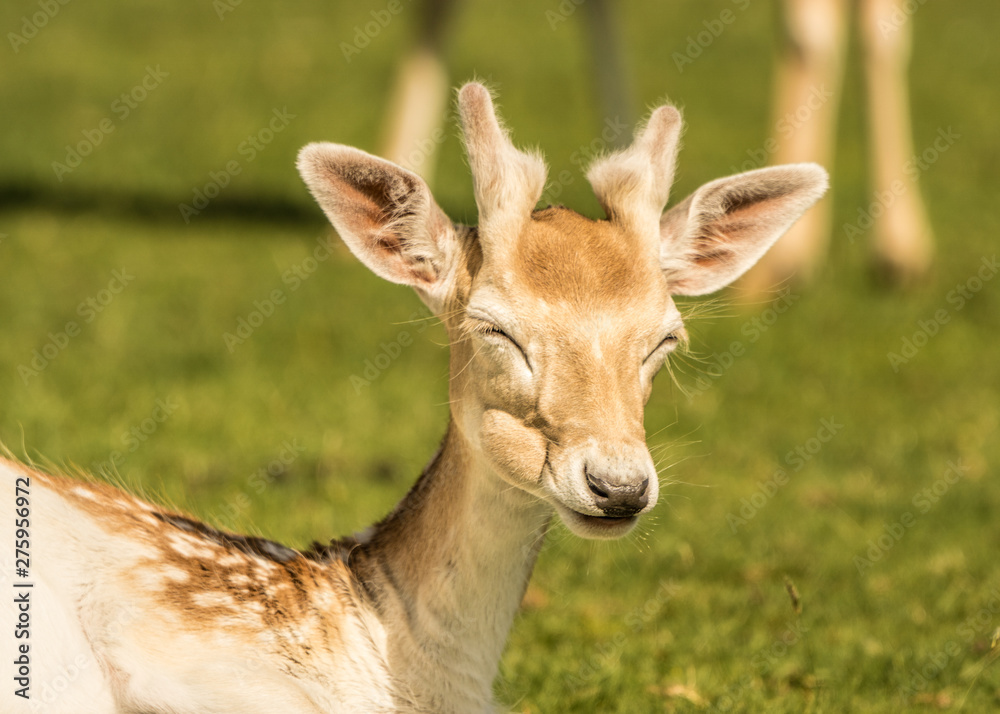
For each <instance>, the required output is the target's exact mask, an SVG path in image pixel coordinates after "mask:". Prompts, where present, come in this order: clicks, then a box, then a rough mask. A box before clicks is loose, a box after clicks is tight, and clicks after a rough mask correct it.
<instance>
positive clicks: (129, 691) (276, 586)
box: [0, 83, 827, 714]
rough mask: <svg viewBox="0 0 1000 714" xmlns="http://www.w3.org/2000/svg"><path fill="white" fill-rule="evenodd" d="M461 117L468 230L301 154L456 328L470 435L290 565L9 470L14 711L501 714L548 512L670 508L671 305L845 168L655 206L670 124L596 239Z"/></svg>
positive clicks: (609, 521) (118, 498)
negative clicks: (346, 534) (374, 513)
mask: <svg viewBox="0 0 1000 714" xmlns="http://www.w3.org/2000/svg"><path fill="white" fill-rule="evenodd" d="M459 111H460V116H461V124H462V128H463V131H464V140H465V146H466V149H467V153H468V159H469V164H470V166H471V170H472V176H473V183H474V192H475V199H476V204H477V207H478V212H479V223H478V226H477V227H468V226H462V225H456V224H454V223H453V222H452V221H450V220H449V219H448V218H447V216H446V215H445V214H444V212H443V211H442V210H441V209H440V208H439V207H438V205H437V204H436V203H435V201H434V199H433V197H432V196H431V194H430V192H429V190H428V188H427V185H426V184H425V183H424V181H423V180H422V179H420V178H419V177H418V176H417V175H416V174H414V173H412V172H411V171H409V170H406V169H403V168H401V167H399V166H397V165H395V164H392V163H390V162H388V161H385V160H382V159H379V158H376V157H374V156H371V155H369V154H366V153H364V152H363V151H359V150H358V149H354V148H350V147H347V146H340V145H335V144H327V143H319V144H310V145H309V146H307V147H305V148H304V149H303V150H302V152H301V154H300V156H299V161H298V167H299V170H300V172H301V173H302V176H303V178H304V179H305V182H306V184H307V185H308V186H309V189H310V190H311V192H312V194H313V195H314V196H315V198H316V200H317V201H318V202H319V204H320V206H321V207H322V208H323V210H324V211H325V212H326V215H327V216H328V217H329V219H330V221H331V222H332V224H333V226H334V227H335V228H336V230H337V232H338V233H339V234H340V236H341V237H342V238H343V240H344V241H345V242H346V243H347V245H348V247H349V248H350V249H351V250H352V251H353V252H354V254H355V255H357V257H358V258H360V259H361V261H362V262H363V263H364V264H365V265H367V266H368V267H369V268H370V269H371V270H372V271H374V272H375V273H376V274H377V275H379V276H381V277H383V278H386V279H387V280H390V281H392V282H395V283H402V284H404V285H409V286H411V287H413V288H414V289H415V290H416V291H417V293H418V294H419V295H420V297H421V298H422V299H423V300H424V302H426V304H427V305H428V306H429V308H430V309H431V310H432V311H433V312H434V313H436V314H437V315H438V316H439V317H440V319H441V320H442V321H443V323H444V325H445V327H446V328H447V331H448V334H449V337H450V340H451V379H450V386H449V389H450V403H451V421H450V425H449V427H448V429H447V433H446V434H445V437H444V440H443V442H442V444H441V447H440V449H439V451H438V452H437V455H436V456H434V458H433V459H432V460H431V462H430V465H429V466H428V467H427V468H426V470H425V471H424V473H423V474H422V475H421V477H420V478H419V479H418V480H417V482H416V485H414V486H413V488H412V489H411V490H410V492H409V493H408V494H407V495H406V497H405V498H404V499H403V500H402V502H401V503H400V504H399V505H398V506H397V507H396V509H395V510H394V511H393V512H392V513H390V514H389V515H388V516H387V517H386V518H385V519H384V520H382V521H381V522H380V523H378V524H376V525H375V526H373V527H372V528H371V529H369V530H368V531H367V532H365V533H364V534H361V535H357V536H354V537H352V538H345V539H342V540H336V541H332V542H331V543H329V545H326V546H315V547H313V548H312V549H311V550H307V551H298V550H294V549H291V548H288V547H285V546H283V545H279V544H277V543H273V542H271V541H267V540H264V539H261V538H254V537H246V536H239V535H234V534H231V533H225V532H221V531H218V530H215V529H213V528H211V527H209V526H207V525H203V524H201V523H199V522H196V521H194V520H192V519H190V518H188V517H186V516H183V515H180V514H177V513H173V512H170V511H167V510H165V509H163V508H161V507H158V506H156V505H152V504H150V503H147V502H144V501H143V500H140V499H139V498H136V497H134V496H132V495H130V494H128V493H125V492H123V491H120V490H117V489H115V488H112V487H111V486H108V485H105V484H102V483H98V482H91V481H82V480H75V479H69V478H65V477H61V476H53V475H49V474H46V473H42V472H40V471H38V470H34V469H31V468H29V467H27V466H24V465H21V464H19V463H16V462H13V461H0V475H2V479H0V480H2V483H3V495H2V509H3V520H2V521H0V522H2V523H4V524H7V526H6V527H10V524H12V523H14V519H15V515H17V514H15V512H14V511H15V487H16V485H22V486H25V487H27V488H28V489H29V491H30V496H29V500H30V539H31V543H30V545H31V564H30V575H29V576H27V577H22V576H21V575H17V576H15V574H14V573H9V576H10V578H11V579H13V580H14V583H13V584H15V585H17V584H18V583H20V584H21V585H24V584H25V583H27V582H31V583H32V587H31V588H30V591H31V592H30V598H31V603H32V604H31V608H32V609H31V613H32V614H31V618H32V619H31V629H30V639H29V640H27V641H28V642H30V660H31V682H32V687H33V688H32V690H31V694H32V695H33V697H34V698H33V700H30V701H29V700H23V699H20V698H18V697H16V696H12V694H11V691H12V685H11V682H12V676H11V672H10V667H11V664H10V663H11V661H12V660H13V658H14V657H13V656H12V652H11V651H10V650H4V652H3V655H2V657H0V660H2V661H3V663H4V664H3V667H4V669H3V676H2V677H0V678H2V680H3V682H4V688H3V695H2V696H3V697H4V699H3V701H4V705H3V707H2V709H3V711H5V712H11V713H12V714H16V713H20V712H33V711H36V709H34V708H33V704H34V703H35V702H37V703H39V704H40V705H41V706H40V707H39V708H38V709H37V711H44V712H51V713H65V714H87V713H95V714H105V713H108V712H131V713H135V714H138V713H140V712H142V713H144V714H152V713H154V712H156V713H159V714H167V713H168V712H169V713H170V714H195V713H202V712H204V713H206V714H207V713H212V714H220V713H222V712H231V713H233V714H251V713H256V712H259V713H261V714H273V713H275V712H297V713H299V714H304V713H305V712H314V713H318V712H349V713H351V714H356V713H358V712H428V713H430V712H434V713H436V714H438V713H440V712H460V713H461V714H468V713H469V712H485V711H490V710H492V708H493V706H494V705H493V702H492V696H491V688H492V683H493V680H494V678H495V676H496V673H497V666H498V662H499V659H500V656H501V653H502V650H503V648H504V642H505V640H506V638H507V634H508V631H509V629H510V627H511V623H512V621H513V619H514V615H515V613H516V611H517V609H518V607H519V604H520V602H521V599H522V595H523V593H524V591H525V587H526V585H527V582H528V579H529V577H530V575H531V571H532V568H533V566H534V562H535V558H536V555H537V554H538V550H539V548H540V546H541V544H542V540H543V537H544V535H545V532H546V530H547V529H548V528H549V526H550V524H551V523H552V521H553V519H554V518H555V517H558V518H559V519H560V520H561V521H562V522H563V523H564V524H565V525H566V526H567V527H568V528H569V530H570V531H572V532H573V533H576V534H578V535H580V536H583V537H585V538H617V537H620V536H623V535H625V534H626V533H628V532H629V531H630V530H631V529H632V527H633V526H634V525H635V523H636V521H637V519H638V518H639V517H640V516H641V515H642V514H644V513H647V512H649V511H650V510H651V509H652V508H653V506H654V505H655V504H656V501H657V495H658V480H657V472H656V469H655V468H654V464H653V461H652V459H651V458H650V454H649V451H648V449H647V447H646V443H645V433H644V428H643V409H644V405H645V402H646V400H647V398H648V397H649V394H650V390H651V389H652V381H653V376H654V375H655V374H656V373H657V371H658V370H659V369H660V367H661V366H662V365H663V363H664V361H665V360H666V359H668V356H669V354H670V353H671V352H672V351H673V350H674V349H676V348H677V346H678V345H679V344H681V343H683V342H684V341H685V339H686V336H685V331H684V325H683V322H682V319H681V313H680V312H679V311H678V308H677V307H676V305H675V303H674V301H673V299H672V296H673V295H702V294H706V293H711V292H713V291H715V290H718V289H720V288H722V287H723V286H724V285H726V284H727V283H729V282H731V281H732V280H734V279H735V278H737V277H738V276H739V275H740V274H742V273H743V272H744V271H745V270H746V269H747V268H748V267H749V266H750V265H751V264H752V263H753V262H754V261H756V260H757V259H758V258H759V257H760V256H761V254H762V253H763V252H764V251H765V250H767V248H768V247H769V246H770V245H771V244H772V243H773V242H774V241H775V240H776V239H777V238H778V236H780V235H781V234H782V233H783V232H784V231H785V230H787V229H788V227H789V226H790V225H791V224H792V223H793V222H794V221H795V220H796V219H797V218H798V217H799V215H801V214H802V212H803V211H805V210H806V209H807V208H808V207H809V206H810V205H811V204H813V203H814V202H815V201H816V200H817V199H818V198H819V197H820V195H821V194H822V193H823V192H824V190H825V188H826V183H827V178H826V174H825V172H824V171H823V170H822V169H821V168H820V167H819V166H816V165H812V164H800V165H791V166H783V167H773V168H765V169H760V170H756V171H751V172H749V173H745V174H740V175H737V176H732V177H729V178H723V179H719V180H716V181H713V182H711V183H708V184H706V185H704V186H702V187H701V188H699V189H698V190H697V191H695V192H694V193H693V194H692V195H691V196H689V197H688V198H686V199H685V200H683V201H681V202H680V203H678V204H677V205H675V206H674V207H673V208H671V209H670V210H669V211H667V212H666V213H664V212H663V211H664V207H665V205H666V203H667V199H668V194H669V191H670V186H671V183H672V181H673V176H674V165H675V158H676V153H677V148H678V138H679V134H680V131H681V117H680V113H679V112H678V111H677V109H675V108H673V107H671V106H661V107H659V108H658V109H656V110H655V111H654V112H653V113H652V115H651V116H650V117H649V119H648V121H647V122H646V123H645V125H643V126H641V127H640V128H639V130H638V131H637V134H636V137H635V139H634V142H633V143H632V145H631V146H630V147H628V148H627V149H624V150H622V151H620V152H617V153H614V154H611V155H608V156H605V157H603V158H601V159H599V160H597V161H596V162H595V163H594V164H593V165H592V166H591V168H590V170H589V172H588V177H589V180H590V182H591V184H592V186H593V188H594V191H595V193H596V195H597V197H598V198H599V200H600V203H601V204H602V206H603V208H604V211H605V212H606V214H607V218H606V219H602V220H591V219H590V218H586V217H584V216H582V215H580V214H578V213H575V212H573V211H571V210H569V209H566V208H562V207H549V208H545V209H542V210H534V209H535V205H536V202H537V201H538V199H539V196H540V195H541V193H542V189H543V187H544V185H545V180H546V168H545V164H544V163H543V161H542V159H541V158H540V157H539V156H538V155H536V154H533V153H527V152H524V151H521V150H518V149H517V148H515V147H514V145H513V144H512V143H511V141H510V139H509V136H508V134H507V132H506V130H505V129H503V128H502V126H501V124H500V123H499V122H498V120H497V117H496V114H495V113H494V109H493V103H492V99H491V96H490V93H489V92H488V91H487V89H486V88H485V87H483V86H482V85H480V84H475V83H473V84H467V85H465V86H464V87H463V88H462V89H461V90H460V92H459ZM10 584H11V583H7V585H8V586H9V585H10ZM25 589H27V588H25ZM10 593H11V590H9V589H8V590H7V592H6V593H5V594H4V595H3V597H2V598H0V601H2V602H3V606H2V611H3V617H4V620H3V631H4V632H8V633H9V632H12V631H13V627H14V624H13V623H14V621H15V619H16V617H17V616H18V614H17V610H16V608H14V607H13V605H12V597H11V594H10ZM16 674H17V673H16V671H15V672H14V676H16ZM54 682H60V683H61V684H60V686H54V685H53V683H54ZM46 687H48V689H46ZM46 692H48V693H49V694H51V696H50V697H49V701H45V700H44V699H42V697H43V695H44V694H45V693H46Z"/></svg>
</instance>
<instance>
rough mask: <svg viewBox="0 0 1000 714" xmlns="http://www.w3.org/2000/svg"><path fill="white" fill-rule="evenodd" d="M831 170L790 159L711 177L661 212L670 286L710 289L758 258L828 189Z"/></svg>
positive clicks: (685, 290) (692, 291) (689, 291)
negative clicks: (755, 168)
mask: <svg viewBox="0 0 1000 714" xmlns="http://www.w3.org/2000/svg"><path fill="white" fill-rule="evenodd" d="M827 185H828V177H827V173H826V171H824V170H823V169H822V168H821V167H820V166H817V165H816V164H790V165H787V166H774V167H771V168H766V169H759V170H757V171H749V172H747V173H743V174H737V175H736V176H730V177H728V178H722V179H718V180H716V181H712V182H711V183H707V184H705V185H704V186H702V187H701V188H699V189H698V190H697V191H695V192H694V193H693V194H691V195H690V196H688V197H687V198H686V199H685V200H683V201H682V202H681V203H679V204H677V205H676V206H674V207H673V208H671V209H670V210H669V211H667V212H666V213H664V214H663V216H662V217H661V218H660V241H661V242H660V265H661V266H662V268H663V271H664V273H665V274H666V277H667V283H668V285H669V287H670V292H671V293H673V294H676V295H705V294H708V293H712V292H715V291H716V290H719V289H720V288H723V287H725V286H726V285H728V284H729V283H731V282H733V281H734V280H736V278H738V277H740V276H741V275H743V273H745V272H746V271H747V270H749V269H750V267H751V266H752V265H753V264H754V263H756V262H757V261H758V260H759V259H760V257H761V256H762V255H764V253H765V252H767V249H768V248H770V247H771V246H772V245H773V244H774V242H775V241H776V240H778V238H780V237H781V236H782V235H784V233H785V232H786V231H787V230H788V229H789V228H791V226H792V224H793V223H795V221H796V220H798V218H799V217H800V216H801V215H802V214H803V213H804V212H805V211H806V209H808V208H809V207H810V206H812V205H813V204H814V203H815V202H816V201H817V200H819V198H820V197H821V196H822V195H823V193H824V192H825V191H826V189H827Z"/></svg>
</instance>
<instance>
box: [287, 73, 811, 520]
mask: <svg viewBox="0 0 1000 714" xmlns="http://www.w3.org/2000/svg"><path fill="white" fill-rule="evenodd" d="M458 105H459V114H460V117H461V123H462V129H463V133H464V138H465V147H466V150H467V153H468V159H469V165H470V167H471V170H472V177H473V185H474V191H475V199H476V205H477V207H478V212H479V225H478V226H477V227H475V228H469V227H465V226H458V225H456V224H454V223H453V222H452V221H451V220H449V219H448V217H447V216H446V215H445V214H444V212H443V211H442V210H441V209H440V208H439V207H438V205H437V203H436V202H435V201H434V198H433V197H432V195H431V193H430V190H429V189H428V187H427V185H426V184H425V183H424V181H423V180H422V179H421V178H419V177H418V176H417V175H416V174H414V173H413V172H411V171H408V170H406V169H403V168H401V167H399V166H396V165H395V164H392V163H390V162H388V161H385V160H382V159H379V158H376V157H374V156H371V155H369V154H366V153H364V152H363V151H359V150H358V149H354V148H350V147H347V146H340V145H336V144H328V143H317V144H310V145H308V146H306V147H305V148H304V149H303V150H302V152H301V154H300V155H299V162H298V167H299V171H300V172H301V174H302V176H303V178H304V180H305V182H306V183H307V184H308V186H309V189H310V190H311V192H312V194H313V195H314V196H315V198H316V200H317V201H318V202H319V204H320V206H321V207H322V208H323V210H324V211H325V213H326V215H327V216H328V217H329V219H330V221H331V222H332V224H333V226H334V227H335V228H336V229H337V231H338V233H339V234H340V235H341V237H342V238H343V240H344V241H345V242H346V243H347V245H348V247H349V248H350V249H351V251H352V252H354V254H355V255H356V256H357V257H358V258H359V259H360V260H361V261H362V262H364V263H365V265H367V266H368V267H369V268H370V269H371V270H372V271H374V272H375V273H376V274H377V275H380V276H382V277H383V278H385V279H387V280H390V281H392V282H396V283H401V284H404V285H409V286H411V287H413V288H414V289H415V290H416V291H417V293H418V294H419V295H420V296H421V298H422V299H423V300H424V302H425V303H426V304H427V305H428V306H429V307H430V308H431V309H432V310H433V311H434V312H435V313H436V314H437V315H438V316H439V317H440V318H441V320H442V321H443V322H444V324H445V326H446V328H447V330H448V334H449V337H450V341H451V375H452V376H451V381H450V398H451V404H452V414H453V425H454V428H456V429H457V430H458V431H459V432H460V434H461V437H462V438H463V439H464V440H465V442H467V444H468V447H469V450H470V452H471V453H473V454H475V455H476V457H477V458H479V459H481V460H482V462H484V463H485V464H486V465H487V468H485V469H483V470H482V472H483V473H485V474H487V476H485V478H492V479H495V480H497V483H498V486H503V487H505V488H506V487H508V486H514V487H516V488H517V489H520V490H522V491H523V492H526V493H527V494H530V495H531V496H534V497H535V498H537V499H541V500H542V501H544V502H546V503H548V504H550V505H551V507H552V508H554V509H555V511H556V512H557V513H558V514H559V516H560V517H561V518H562V520H563V521H564V522H565V524H566V525H567V526H568V527H569V528H570V530H572V531H573V532H575V533H577V534H579V535H581V536H585V537H590V538H611V537H617V536H621V535H623V534H625V533H626V532H628V531H629V530H630V529H631V528H632V526H633V525H634V524H635V522H636V519H637V517H638V516H640V515H641V514H643V513H646V512H648V511H649V510H650V509H652V508H653V506H654V505H655V504H656V500H657V493H658V481H657V473H656V470H655V467H654V464H653V461H652V458H651V457H650V454H649V451H648V449H647V447H646V441H645V431H644V428H643V408H644V406H645V403H646V401H647V399H648V397H649V394H650V390H651V387H652V381H653V377H654V375H655V374H656V373H657V371H658V370H659V369H660V368H661V367H662V366H663V364H664V361H665V360H666V359H667V358H668V355H669V354H670V353H671V352H672V351H673V350H674V349H676V348H677V346H678V344H680V343H683V342H684V341H685V339H686V334H685V331H684V325H683V321H682V319H681V314H680V312H679V311H678V309H677V307H676V305H675V304H674V301H673V298H672V296H674V295H703V294H706V293H711V292H714V291H716V290H718V289H720V288H722V287H724V286H725V285H727V284H729V283H730V282H732V281H733V280H735V279H736V278H737V277H739V276H740V275H741V274H743V272H744V271H746V270H747V269H748V268H749V267H750V266H751V265H753V263H754V262H756V261H757V259H758V258H760V256H761V255H762V254H763V253H764V252H765V251H766V250H767V249H768V248H769V247H770V246H771V245H772V244H773V243H774V241H776V240H777V239H778V238H779V237H780V236H781V235H782V234H783V233H784V232H785V231H786V230H787V229H788V228H789V227H790V226H791V225H792V223H793V222H794V221H795V220H796V219H797V218H798V217H799V216H800V215H801V214H802V213H803V212H804V211H805V210H806V209H807V208H808V207H809V206H811V205H812V204H813V203H814V202H815V201H816V200H817V199H819V197H820V196H821V195H822V194H823V192H824V191H825V189H826V185H827V177H826V173H825V172H824V171H823V169H821V168H820V167H819V166H816V165H814V164H797V165H790V166H779V167H773V168H766V169H760V170H757V171H751V172H748V173H743V174H739V175H736V176H731V177H728V178H723V179H719V180H716V181H713V182H711V183H708V184H706V185H704V186H702V187H701V188H699V189H698V190H697V191H695V192H694V193H693V194H692V195H690V196H688V197H687V198H685V199H684V200H683V201H681V202H680V203H678V204H677V205H675V206H674V207H673V208H671V209H670V210H668V211H667V212H665V213H664V207H665V206H666V204H667V201H668V198H669V194H670V186H671V184H672V182H673V178H674V168H675V162H676V156H677V150H678V140H679V136H680V133H681V117H680V113H679V112H678V110H677V109H675V108H673V107H671V106H662V107H659V108H658V109H656V110H655V111H653V113H652V114H651V116H650V117H649V119H648V120H647V122H646V123H645V125H643V126H640V127H639V129H638V130H637V132H636V136H635V140H634V142H633V144H632V145H631V146H630V147H629V148H627V149H625V150H623V151H620V152H618V153H614V154H611V155H609V156H605V157H603V158H601V159H599V160H597V161H596V162H595V163H594V164H593V165H592V166H591V167H590V170H589V171H588V178H589V180H590V182H591V185H592V186H593V189H594V191H595V193H596V195H597V198H598V200H599V201H600V203H601V205H602V206H603V208H604V210H605V212H606V214H607V216H606V218H605V219H601V220H592V219H590V218H586V217H584V216H582V215H580V214H578V213H576V212H574V211H572V210H569V209H566V208H562V207H549V208H545V209H542V210H534V209H535V205H536V203H537V202H538V200H539V198H540V196H541V194H542V190H543V188H544V186H545V178H546V167H545V164H544V162H543V161H542V159H541V157H540V156H538V155H537V154H534V153H529V152H524V151H521V150H519V149H517V148H515V146H514V145H513V144H512V143H511V141H510V138H509V136H508V133H507V132H506V130H505V129H504V128H503V126H502V125H501V123H500V121H499V120H498V118H497V115H496V113H495V111H494V107H493V102H492V99H491V96H490V93H489V92H488V91H487V89H486V88H485V87H484V86H482V85H480V84H476V83H470V84H466V85H465V86H464V87H462V89H461V90H460V91H459V97H458Z"/></svg>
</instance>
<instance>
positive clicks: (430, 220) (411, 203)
mask: <svg viewBox="0 0 1000 714" xmlns="http://www.w3.org/2000/svg"><path fill="white" fill-rule="evenodd" d="M297 165H298V169H299V173H300V174H301V175H302V179H303V180H304V181H305V182H306V185H307V186H308V187H309V191H310V192H311V193H312V195H313V197H314V198H315V199H316V202H317V203H319V205H320V207H321V208H322V209H323V212H324V213H326V216H327V218H329V219H330V223H332V224H333V227H334V228H336V229H337V233H339V234H340V237H341V238H342V239H343V241H344V243H346V244H347V247H348V248H350V249H351V252H352V253H354V255H356V256H357V257H358V259H359V260H361V262H362V263H364V264H365V265H367V266H368V267H369V268H370V269H371V270H372V272H374V273H375V274H376V275H378V276H380V277H383V278H385V279H386V280H389V281H391V282H394V283H401V284H403V285H410V286H411V287H413V288H416V290H417V291H418V292H419V293H420V295H421V297H423V298H424V300H425V302H427V303H428V305H429V306H430V307H431V308H432V309H435V307H436V306H439V305H440V303H441V301H442V299H443V298H444V296H445V294H446V292H447V288H448V286H447V284H446V283H447V281H448V275H449V272H450V271H449V268H450V266H451V264H452V261H453V258H454V256H455V254H456V252H457V240H456V237H455V227H454V224H453V223H452V222H451V220H449V219H448V217H447V216H446V215H445V213H444V211H442V210H441V209H440V208H439V207H438V205H437V203H436V202H435V201H434V197H433V196H431V192H430V189H429V188H428V187H427V184H426V183H424V180H423V179H421V178H420V177H419V176H417V175H416V174H415V173H413V172H412V171H407V170H406V169H404V168H402V167H400V166H397V165H396V164H394V163H392V162H390V161H386V160H384V159H380V158H377V157H375V156H372V155H371V154H366V153H365V152H364V151H360V150H358V149H354V148H352V147H349V146H342V145H340V144H328V143H316V144H309V145H308V146H306V147H305V148H304V149H302V151H300V152H299V159H298V164H297Z"/></svg>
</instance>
